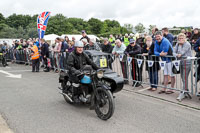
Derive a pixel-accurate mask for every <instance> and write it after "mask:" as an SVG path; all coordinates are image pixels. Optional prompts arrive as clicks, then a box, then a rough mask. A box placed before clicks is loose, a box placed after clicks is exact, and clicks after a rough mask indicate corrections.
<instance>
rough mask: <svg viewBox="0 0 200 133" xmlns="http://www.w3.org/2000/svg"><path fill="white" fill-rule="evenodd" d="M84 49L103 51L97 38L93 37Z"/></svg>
mask: <svg viewBox="0 0 200 133" xmlns="http://www.w3.org/2000/svg"><path fill="white" fill-rule="evenodd" d="M84 50H97V51H101V48H100V47H99V45H98V44H97V43H96V41H95V39H93V38H92V39H90V41H89V44H87V45H86V46H84Z"/></svg>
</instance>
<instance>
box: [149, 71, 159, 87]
mask: <svg viewBox="0 0 200 133" xmlns="http://www.w3.org/2000/svg"><path fill="white" fill-rule="evenodd" d="M149 78H150V83H151V87H152V88H157V86H156V85H158V71H156V70H155V71H149Z"/></svg>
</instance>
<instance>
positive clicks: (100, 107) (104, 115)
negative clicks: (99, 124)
mask: <svg viewBox="0 0 200 133" xmlns="http://www.w3.org/2000/svg"><path fill="white" fill-rule="evenodd" d="M97 93H98V95H99V100H97V98H95V102H96V103H95V104H96V107H95V112H96V114H97V116H98V117H99V118H100V119H102V120H107V119H109V118H111V117H112V115H113V113H114V110H115V104H114V100H113V96H112V93H111V92H110V90H106V89H103V88H97Z"/></svg>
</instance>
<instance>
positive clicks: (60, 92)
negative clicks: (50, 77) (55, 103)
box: [59, 92, 74, 103]
mask: <svg viewBox="0 0 200 133" xmlns="http://www.w3.org/2000/svg"><path fill="white" fill-rule="evenodd" d="M59 93H60V94H62V95H64V96H66V98H67V99H68V100H69V101H70V102H72V103H73V102H74V101H73V100H72V99H71V98H70V97H69V96H68V95H67V94H65V93H63V92H59Z"/></svg>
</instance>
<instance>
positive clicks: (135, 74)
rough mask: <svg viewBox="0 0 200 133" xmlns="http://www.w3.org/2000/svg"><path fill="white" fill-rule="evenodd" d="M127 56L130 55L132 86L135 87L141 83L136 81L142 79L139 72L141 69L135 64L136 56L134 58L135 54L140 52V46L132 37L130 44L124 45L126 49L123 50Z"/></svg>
mask: <svg viewBox="0 0 200 133" xmlns="http://www.w3.org/2000/svg"><path fill="white" fill-rule="evenodd" d="M124 53H125V54H126V55H127V57H129V56H130V57H132V68H131V71H132V73H131V74H132V78H133V86H135V87H139V86H140V85H141V83H139V82H138V81H142V73H141V71H142V70H141V69H142V68H139V67H138V64H137V58H135V57H136V56H137V54H141V47H140V46H139V45H137V44H136V42H135V40H134V39H131V40H130V44H129V45H128V46H127V47H126V50H125V52H124Z"/></svg>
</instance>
